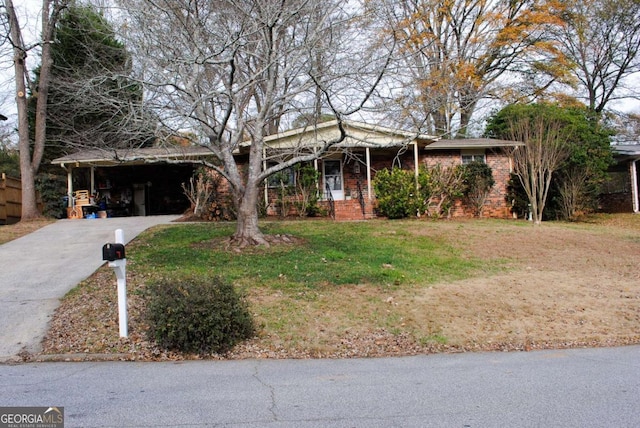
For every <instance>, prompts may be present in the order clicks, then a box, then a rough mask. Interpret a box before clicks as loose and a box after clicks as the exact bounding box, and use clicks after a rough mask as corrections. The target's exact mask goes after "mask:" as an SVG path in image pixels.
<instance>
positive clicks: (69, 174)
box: [67, 166, 75, 208]
mask: <svg viewBox="0 0 640 428" xmlns="http://www.w3.org/2000/svg"><path fill="white" fill-rule="evenodd" d="M67 194H68V195H69V200H68V201H67V207H69V208H73V207H74V205H75V204H74V203H73V167H71V166H70V167H69V169H68V170H67Z"/></svg>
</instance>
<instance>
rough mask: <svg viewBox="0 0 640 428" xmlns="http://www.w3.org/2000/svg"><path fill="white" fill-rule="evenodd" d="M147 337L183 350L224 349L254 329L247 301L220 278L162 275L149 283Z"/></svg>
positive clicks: (169, 346)
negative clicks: (162, 276)
mask: <svg viewBox="0 0 640 428" xmlns="http://www.w3.org/2000/svg"><path fill="white" fill-rule="evenodd" d="M147 298H148V302H147V319H148V321H149V327H150V328H149V334H150V338H151V339H154V340H155V341H156V342H157V343H158V344H159V345H160V346H162V347H164V348H167V349H171V350H177V351H181V352H187V353H202V354H204V353H226V352H228V351H230V350H231V349H233V347H234V346H235V345H236V344H238V343H239V342H241V341H243V340H245V339H249V338H251V337H252V336H253V335H254V333H255V326H254V323H253V318H252V317H251V314H250V313H249V309H248V304H247V302H246V300H245V298H244V296H242V295H241V294H239V293H238V292H237V291H236V290H235V288H234V287H233V286H232V285H230V284H227V283H225V282H223V281H222V280H221V279H220V278H217V277H214V278H199V277H197V278H196V277H189V278H180V279H165V280H162V281H160V282H158V283H156V284H153V285H152V286H151V287H149V290H148V296H147Z"/></svg>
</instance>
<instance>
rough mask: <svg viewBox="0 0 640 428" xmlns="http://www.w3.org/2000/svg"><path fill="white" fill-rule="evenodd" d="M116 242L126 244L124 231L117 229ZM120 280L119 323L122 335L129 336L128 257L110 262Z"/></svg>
mask: <svg viewBox="0 0 640 428" xmlns="http://www.w3.org/2000/svg"><path fill="white" fill-rule="evenodd" d="M116 244H122V245H124V232H123V231H122V229H117V230H116ZM109 267H110V268H113V271H114V272H115V274H116V279H117V280H118V323H119V325H120V337H129V328H128V318H127V259H126V258H124V259H121V260H114V261H112V262H109Z"/></svg>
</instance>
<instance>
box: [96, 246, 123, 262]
mask: <svg viewBox="0 0 640 428" xmlns="http://www.w3.org/2000/svg"><path fill="white" fill-rule="evenodd" d="M124 258H125V254H124V244H104V245H103V246H102V260H107V261H110V262H113V261H115V260H121V259H124Z"/></svg>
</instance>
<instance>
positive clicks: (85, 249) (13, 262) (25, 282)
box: [0, 216, 178, 361]
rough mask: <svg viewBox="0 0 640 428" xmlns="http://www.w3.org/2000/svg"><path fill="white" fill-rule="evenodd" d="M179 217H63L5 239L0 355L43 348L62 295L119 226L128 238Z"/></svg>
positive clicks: (89, 268) (89, 269)
mask: <svg viewBox="0 0 640 428" xmlns="http://www.w3.org/2000/svg"><path fill="white" fill-rule="evenodd" d="M177 217H178V216H150V217H122V218H108V219H95V220H84V219H83V220H60V221H57V222H55V223H53V224H50V225H47V226H45V227H43V228H42V229H39V230H37V231H35V232H33V233H31V234H29V235H26V236H24V237H22V238H20V239H16V240H14V241H11V242H8V243H6V244H3V245H0V361H7V360H11V359H15V358H16V355H17V354H18V353H19V352H21V351H27V352H31V353H33V352H37V351H38V350H39V348H40V342H41V340H42V338H43V337H44V334H45V333H46V329H47V324H48V322H49V319H50V317H51V315H52V314H53V312H54V310H55V309H56V308H57V307H58V305H59V303H60V299H61V298H62V297H63V296H64V295H65V294H66V293H67V292H68V291H69V290H71V289H72V288H73V287H75V286H76V285H77V284H78V283H79V282H81V281H82V280H84V279H85V278H87V277H88V276H89V275H91V274H92V273H93V272H95V271H96V269H98V268H99V267H100V266H101V265H102V264H103V263H104V262H103V261H102V246H103V245H104V244H105V243H107V242H114V240H115V231H116V229H122V230H123V232H124V238H125V240H126V241H127V242H128V241H130V240H132V239H133V238H135V237H136V236H137V235H138V234H139V233H140V232H142V231H143V230H145V229H147V228H149V227H151V226H154V225H157V224H163V223H168V222H170V221H172V220H174V219H176V218H177ZM114 284H115V276H114Z"/></svg>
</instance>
